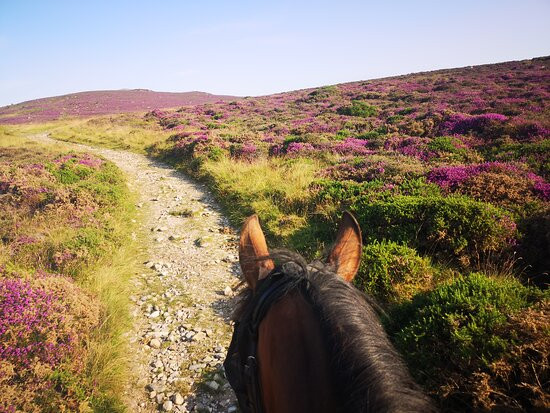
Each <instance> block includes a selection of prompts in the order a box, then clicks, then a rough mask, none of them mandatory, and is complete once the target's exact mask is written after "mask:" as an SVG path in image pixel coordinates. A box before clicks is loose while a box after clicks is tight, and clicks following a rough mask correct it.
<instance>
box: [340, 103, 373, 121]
mask: <svg viewBox="0 0 550 413" xmlns="http://www.w3.org/2000/svg"><path fill="white" fill-rule="evenodd" d="M338 113H339V114H340V115H347V116H358V117H361V118H368V117H370V116H374V115H376V114H377V113H378V108H377V107H376V106H372V105H369V104H368V103H367V102H362V101H360V100H352V101H351V106H343V107H341V108H340V109H338Z"/></svg>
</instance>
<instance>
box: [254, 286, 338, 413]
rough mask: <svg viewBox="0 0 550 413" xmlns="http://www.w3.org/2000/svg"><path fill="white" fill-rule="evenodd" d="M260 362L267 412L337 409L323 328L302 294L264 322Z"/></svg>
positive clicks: (275, 307)
mask: <svg viewBox="0 0 550 413" xmlns="http://www.w3.org/2000/svg"><path fill="white" fill-rule="evenodd" d="M258 359H259V368H260V380H261V388H262V398H263V403H264V408H265V412H266V413H283V412H284V413H298V412H319V413H324V412H327V413H328V412H337V411H338V410H339V408H338V406H339V403H338V402H337V400H336V396H335V393H334V389H333V386H332V384H331V375H330V365H329V354H328V352H327V348H326V345H325V343H324V341H323V337H322V332H321V326H320V323H319V321H318V318H317V317H316V315H315V313H314V312H313V309H312V308H311V306H310V305H309V303H308V302H307V301H306V300H305V299H304V298H303V297H302V295H301V294H300V293H298V292H294V293H291V294H288V295H286V296H285V297H283V298H282V299H281V300H279V301H278V302H276V303H275V304H274V305H273V306H272V307H271V309H270V310H269V312H268V313H267V315H266V316H265V318H264V319H263V321H262V323H261V324H260V329H259V339H258Z"/></svg>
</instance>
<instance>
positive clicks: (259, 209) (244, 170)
mask: <svg viewBox="0 0 550 413" xmlns="http://www.w3.org/2000/svg"><path fill="white" fill-rule="evenodd" d="M320 167H321V166H320V164H319V162H318V161H316V160H314V159H305V158H297V159H291V160H281V159H276V158H270V159H260V160H258V161H256V162H254V163H249V162H244V161H235V160H231V159H228V158H222V159H220V160H217V161H207V162H205V163H204V164H203V165H202V166H201V175H202V176H203V177H205V179H206V180H207V181H209V183H210V186H211V188H212V189H213V190H214V191H215V192H216V194H217V196H218V199H219V200H220V201H221V202H222V204H223V205H224V207H225V210H226V212H227V214H228V216H229V218H230V219H231V220H232V222H234V223H241V222H243V220H244V219H245V218H246V217H247V216H248V215H250V214H251V213H256V214H258V215H259V217H260V218H261V219H262V223H263V225H264V226H265V229H266V230H267V233H268V236H270V238H271V239H272V241H274V242H277V243H281V242H283V241H284V240H285V239H287V238H288V237H289V236H291V235H292V234H293V233H295V232H296V231H298V230H299V229H300V228H303V227H304V226H305V225H306V216H307V210H308V208H309V202H310V199H311V194H310V189H309V187H310V185H311V183H312V182H313V181H314V179H315V174H316V172H317V171H318V170H319V169H320Z"/></svg>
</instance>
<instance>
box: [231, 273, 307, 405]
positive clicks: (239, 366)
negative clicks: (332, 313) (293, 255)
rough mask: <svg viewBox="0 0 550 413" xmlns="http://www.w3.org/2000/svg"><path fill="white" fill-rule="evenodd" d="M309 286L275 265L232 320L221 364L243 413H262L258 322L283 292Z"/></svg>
mask: <svg viewBox="0 0 550 413" xmlns="http://www.w3.org/2000/svg"><path fill="white" fill-rule="evenodd" d="M308 287H309V280H308V279H307V278H305V277H304V276H300V275H289V274H288V273H285V272H283V271H282V269H281V268H280V267H276V268H275V269H274V270H273V271H271V273H269V275H268V276H267V277H266V278H264V279H262V280H260V281H259V282H258V285H257V289H256V292H255V294H254V296H253V297H252V302H251V303H250V305H249V306H247V310H246V311H245V313H244V314H243V317H241V320H239V321H236V322H235V328H234V330H233V337H232V339H231V344H230V345H229V350H228V352H227V357H226V359H225V361H224V363H223V366H224V369H225V374H226V376H227V380H228V381H229V384H230V385H231V387H232V388H233V390H234V391H235V394H236V395H237V399H238V401H239V406H240V408H241V411H242V412H243V413H264V408H263V403H262V394H261V390H262V389H261V385H260V378H259V370H258V359H257V355H258V330H259V328H260V323H261V322H262V320H263V318H264V317H265V315H266V314H267V312H268V311H269V309H270V308H271V306H272V305H273V304H274V303H276V302H277V301H278V300H279V299H280V298H282V297H283V296H284V295H285V293H287V292H288V291H290V290H294V289H295V288H300V289H302V288H305V289H307V288H308Z"/></svg>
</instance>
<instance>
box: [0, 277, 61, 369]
mask: <svg viewBox="0 0 550 413" xmlns="http://www.w3.org/2000/svg"><path fill="white" fill-rule="evenodd" d="M61 307H62V306H61V305H60V303H59V302H58V301H57V300H56V299H55V297H54V296H53V295H52V294H50V293H48V292H46V291H44V290H42V289H40V288H33V287H32V285H31V284H30V283H29V282H28V281H24V280H21V279H2V280H0V360H7V361H11V362H15V363H17V364H19V365H24V366H29V365H30V364H31V363H32V362H34V359H35V358H37V359H39V360H40V361H42V362H43V363H47V364H50V365H55V364H56V363H58V362H59V361H60V360H61V359H62V358H63V357H64V356H65V355H66V354H67V352H68V350H70V348H71V342H72V338H71V337H70V336H67V337H63V338H59V337H58V339H57V340H56V341H53V342H52V341H49V340H48V338H49V336H50V333H52V332H55V331H56V330H57V328H58V326H59V324H60V323H61V322H62V320H63V316H62V315H61V314H62V308H61Z"/></svg>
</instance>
